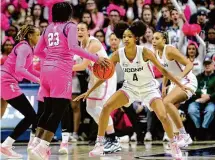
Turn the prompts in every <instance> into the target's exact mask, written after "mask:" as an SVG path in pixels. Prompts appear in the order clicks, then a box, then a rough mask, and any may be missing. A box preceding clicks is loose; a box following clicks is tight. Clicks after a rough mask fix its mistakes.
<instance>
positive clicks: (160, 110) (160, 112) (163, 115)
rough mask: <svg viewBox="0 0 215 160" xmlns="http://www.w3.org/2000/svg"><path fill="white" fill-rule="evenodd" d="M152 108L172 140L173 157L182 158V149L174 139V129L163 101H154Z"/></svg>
mask: <svg viewBox="0 0 215 160" xmlns="http://www.w3.org/2000/svg"><path fill="white" fill-rule="evenodd" d="M150 107H151V108H152V109H153V111H154V112H155V114H156V115H157V117H158V119H159V120H160V121H161V123H162V126H163V128H164V131H165V132H166V133H167V135H168V137H169V138H170V146H171V150H172V155H173V157H175V158H180V157H182V153H181V151H180V148H179V147H178V144H177V140H176V139H175V138H174V133H173V128H172V125H171V123H170V120H169V117H168V116H167V112H166V109H165V107H164V104H163V102H162V100H161V99H158V98H157V99H154V100H153V101H152V102H151V105H150Z"/></svg>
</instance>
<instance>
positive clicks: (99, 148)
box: [89, 142, 104, 157]
mask: <svg viewBox="0 0 215 160" xmlns="http://www.w3.org/2000/svg"><path fill="white" fill-rule="evenodd" d="M103 155H104V145H103V144H100V143H98V142H97V143H96V145H95V147H94V148H93V150H92V151H90V152H89V157H95V156H103Z"/></svg>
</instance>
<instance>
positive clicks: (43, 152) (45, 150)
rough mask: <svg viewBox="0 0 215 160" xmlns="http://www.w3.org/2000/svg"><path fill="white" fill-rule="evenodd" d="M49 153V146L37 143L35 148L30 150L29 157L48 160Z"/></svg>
mask: <svg viewBox="0 0 215 160" xmlns="http://www.w3.org/2000/svg"><path fill="white" fill-rule="evenodd" d="M50 155H51V149H50V147H44V146H42V145H40V144H39V145H37V147H36V148H34V149H33V150H31V153H30V159H35V160H49V157H50Z"/></svg>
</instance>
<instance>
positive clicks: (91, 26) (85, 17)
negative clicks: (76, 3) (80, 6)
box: [81, 11, 98, 35]
mask: <svg viewBox="0 0 215 160" xmlns="http://www.w3.org/2000/svg"><path fill="white" fill-rule="evenodd" d="M81 21H82V22H85V23H87V24H88V27H89V32H90V35H94V33H95V32H96V31H97V30H98V28H97V27H96V26H95V24H94V22H93V19H92V15H91V14H90V12H89V11H84V12H83V14H82V17H81Z"/></svg>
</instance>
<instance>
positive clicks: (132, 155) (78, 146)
mask: <svg viewBox="0 0 215 160" xmlns="http://www.w3.org/2000/svg"><path fill="white" fill-rule="evenodd" d="M26 145H27V144H25V143H16V145H15V151H17V152H19V153H21V154H23V156H24V160H27V159H28V154H27V152H26ZM92 148H93V146H88V144H87V142H78V143H73V144H72V143H71V145H70V151H69V155H68V156H66V155H60V154H59V153H58V149H59V143H53V144H52V145H51V152H52V155H51V158H50V160H90V159H93V160H133V159H134V160H135V159H153V160H159V159H165V160H171V159H173V158H171V156H170V155H169V150H168V145H167V143H163V142H160V141H153V142H145V145H143V146H137V145H136V143H135V142H132V143H130V144H129V143H122V151H120V152H117V153H114V154H106V155H105V156H103V157H93V158H90V157H88V152H89V151H90V150H91V149H92ZM183 155H184V158H183V160H201V159H205V160H210V159H214V160H215V141H212V142H211V141H207V142H194V144H193V145H192V146H190V147H188V148H186V150H183ZM1 159H5V158H4V157H1Z"/></svg>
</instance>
